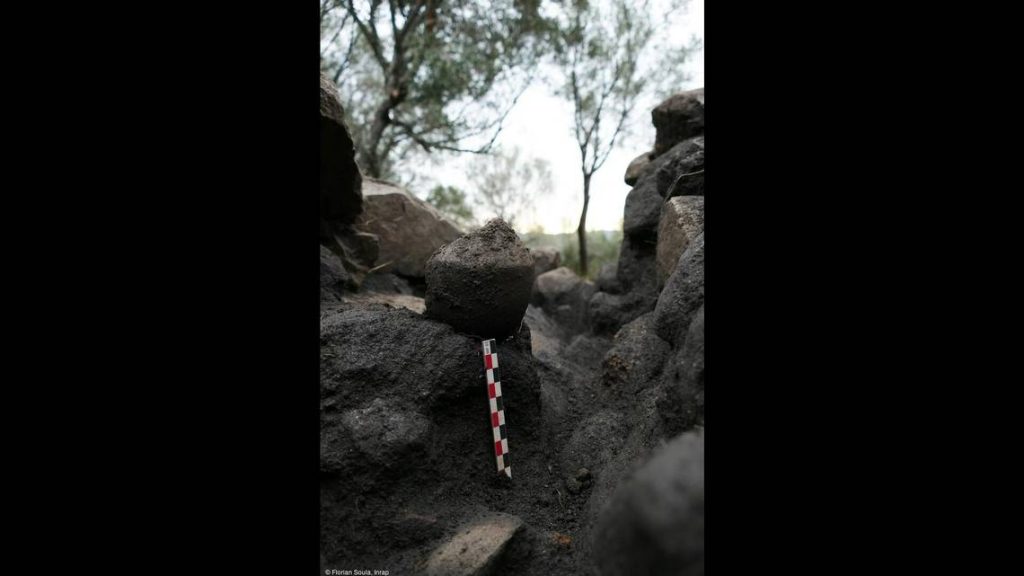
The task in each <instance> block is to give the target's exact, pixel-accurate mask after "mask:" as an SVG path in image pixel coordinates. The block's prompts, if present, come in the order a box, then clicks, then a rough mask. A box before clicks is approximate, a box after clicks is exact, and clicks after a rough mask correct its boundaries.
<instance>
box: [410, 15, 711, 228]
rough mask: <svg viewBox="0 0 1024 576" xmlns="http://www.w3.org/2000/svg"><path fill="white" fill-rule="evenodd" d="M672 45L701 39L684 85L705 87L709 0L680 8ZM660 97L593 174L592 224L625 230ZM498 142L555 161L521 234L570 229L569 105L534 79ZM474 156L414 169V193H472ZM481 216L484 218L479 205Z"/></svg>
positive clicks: (576, 187)
mask: <svg viewBox="0 0 1024 576" xmlns="http://www.w3.org/2000/svg"><path fill="white" fill-rule="evenodd" d="M671 37H672V42H673V44H687V43H688V42H689V40H690V38H691V37H696V38H698V39H700V41H701V47H700V49H699V50H696V51H694V52H693V53H692V54H691V55H690V57H689V58H688V59H687V61H686V62H685V64H684V66H683V67H684V69H685V70H686V72H687V73H688V74H689V75H690V80H689V81H688V82H686V83H685V84H684V85H683V86H682V89H683V90H690V89H693V88H700V87H703V86H704V46H703V42H704V0H690V2H689V4H687V5H686V6H684V7H683V8H682V15H681V17H680V21H679V23H678V25H677V27H676V30H674V31H673V32H672V34H671ZM656 104H657V100H655V101H653V102H649V103H642V104H641V105H638V106H637V108H636V110H634V119H635V122H636V126H637V129H636V131H635V134H634V136H633V137H632V138H630V139H629V140H626V141H624V142H620V143H617V144H616V149H615V150H613V151H612V153H611V155H610V156H609V157H608V160H607V161H606V162H605V164H604V166H602V167H601V169H600V170H598V171H597V172H596V173H595V174H594V176H593V179H592V180H591V194H590V196H591V197H590V207H589V210H588V212H587V229H588V230H621V228H622V210H623V206H624V204H625V200H626V194H627V193H628V192H629V190H630V187H629V186H627V185H626V183H625V182H624V181H623V175H624V174H625V172H626V167H627V166H628V165H629V163H630V162H631V161H632V160H633V159H634V158H636V157H637V156H639V155H640V154H642V153H644V152H646V151H648V150H650V149H651V148H652V147H653V146H654V126H652V125H651V122H650V117H651V116H650V115H651V108H653V107H654V106H655V105H656ZM496 144H497V145H499V146H501V147H519V148H520V149H521V150H522V155H523V157H524V159H530V158H535V157H536V158H543V159H545V160H547V161H548V162H549V163H550V167H551V176H552V189H551V190H550V191H549V192H548V193H547V194H545V195H544V196H543V197H542V198H541V199H540V200H539V202H538V206H536V210H535V211H534V213H533V214H524V215H522V216H521V217H520V220H519V221H518V222H517V223H516V228H517V230H518V231H519V232H520V233H523V232H528V231H529V230H531V229H532V228H534V227H535V226H537V225H540V226H543V228H544V231H545V232H547V233H549V234H557V233H564V232H572V231H574V230H575V229H576V226H577V224H578V221H579V212H580V210H582V208H583V179H582V175H581V173H580V158H579V147H578V145H577V144H576V139H575V136H574V135H573V132H572V106H571V105H570V104H569V103H568V102H566V101H565V100H563V99H562V98H560V97H558V96H556V95H554V94H552V93H551V90H550V88H548V87H546V86H544V85H543V84H542V83H536V84H534V85H532V86H531V87H530V88H528V89H527V90H526V91H525V92H524V93H523V96H522V97H521V98H520V100H519V102H518V103H517V104H516V107H515V108H514V109H513V110H512V112H511V113H510V114H509V116H508V118H507V119H506V122H505V128H504V130H503V131H502V132H501V134H500V135H499V136H498V139H497V140H496ZM472 156H473V155H462V156H455V157H451V158H445V159H444V161H443V162H441V163H439V165H436V166H430V167H423V168H421V169H420V170H415V171H414V172H415V173H416V174H417V185H416V186H415V192H416V193H417V194H420V195H421V197H422V196H425V195H426V191H428V190H429V189H430V188H431V187H432V186H433V185H434V184H443V185H451V186H455V187H458V188H460V189H462V190H466V191H467V192H468V191H471V190H472V188H473V187H472V185H471V184H470V182H469V179H468V178H467V176H466V175H467V174H468V173H469V170H470V168H471V164H472V161H473V157H472ZM475 211H476V215H477V217H478V218H479V217H481V216H484V214H483V210H481V209H477V210H475Z"/></svg>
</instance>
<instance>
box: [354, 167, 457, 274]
mask: <svg viewBox="0 0 1024 576" xmlns="http://www.w3.org/2000/svg"><path fill="white" fill-rule="evenodd" d="M356 227H358V228H359V229H360V230H364V231H366V232H370V233H372V234H375V235H376V236H377V237H378V238H379V239H380V251H379V254H378V255H377V258H376V265H377V266H378V267H383V270H386V271H388V272H392V273H395V274H399V275H402V276H409V277H415V278H422V277H423V276H424V275H425V274H426V264H427V260H428V259H429V258H430V256H431V254H433V253H434V252H435V251H436V250H437V249H438V248H440V247H441V246H443V245H444V244H446V243H448V242H451V241H453V240H455V239H456V238H458V237H459V236H460V235H461V232H460V231H459V229H458V228H456V227H455V225H454V224H452V223H451V222H450V221H448V220H447V219H445V218H444V217H443V216H442V215H441V214H440V213H439V212H438V211H437V210H435V209H434V208H433V207H432V206H430V205H429V204H427V203H426V202H423V201H422V200H420V199H419V198H416V197H415V196H413V195H412V194H410V193H409V192H408V191H407V190H405V189H404V188H400V187H398V186H396V185H394V184H391V183H388V182H384V181H382V180H374V179H372V178H366V179H365V180H364V181H363V214H362V216H360V218H359V220H358V222H357V223H356Z"/></svg>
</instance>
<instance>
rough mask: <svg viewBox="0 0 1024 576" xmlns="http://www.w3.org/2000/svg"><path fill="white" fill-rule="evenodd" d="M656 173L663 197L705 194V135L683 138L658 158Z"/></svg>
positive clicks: (659, 190)
mask: <svg viewBox="0 0 1024 576" xmlns="http://www.w3.org/2000/svg"><path fill="white" fill-rule="evenodd" d="M658 160H659V162H658V168H657V170H656V171H655V173H654V179H655V181H656V182H657V187H658V194H660V195H661V197H662V198H671V197H673V196H703V195H704V137H703V136H697V137H695V138H690V139H688V140H683V141H682V142H680V143H679V144H676V145H675V146H673V147H672V149H670V150H669V151H668V152H667V153H665V155H664V156H663V157H661V158H659V159H658Z"/></svg>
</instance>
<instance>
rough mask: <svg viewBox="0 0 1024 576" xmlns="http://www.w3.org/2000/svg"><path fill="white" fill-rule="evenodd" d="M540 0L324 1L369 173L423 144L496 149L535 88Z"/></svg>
mask: <svg viewBox="0 0 1024 576" xmlns="http://www.w3.org/2000/svg"><path fill="white" fill-rule="evenodd" d="M539 5H540V0H515V1H514V2H502V1H493V2H486V1H480V0H387V2H386V3H385V2H384V0H322V4H321V40H322V44H321V48H322V52H321V67H322V68H324V69H326V70H327V71H328V72H331V73H333V77H334V79H335V82H336V83H337V84H339V88H340V90H339V91H340V93H341V94H342V97H343V99H344V100H345V102H344V105H345V110H346V113H347V114H348V115H349V116H350V117H351V119H352V122H351V124H352V126H351V127H352V129H353V131H354V132H355V134H356V146H357V149H358V150H357V151H358V155H359V159H360V165H361V168H362V169H363V171H364V172H365V173H367V174H369V175H370V176H374V177H387V176H393V172H392V171H393V162H394V159H395V158H401V157H404V156H405V155H407V154H408V153H410V152H411V151H413V150H416V149H418V150H422V151H423V152H426V153H430V152H433V151H438V150H447V151H455V152H477V153H483V152H487V151H488V150H489V149H490V147H491V145H492V144H493V142H494V139H495V138H496V137H497V135H498V133H499V132H500V131H501V128H502V121H503V120H504V118H505V117H506V116H507V114H508V112H509V111H510V110H511V107H512V106H513V105H514V104H515V102H516V100H517V99H518V97H519V95H520V94H522V92H523V91H524V90H525V89H526V87H527V86H528V85H529V80H530V78H531V74H532V71H533V69H534V68H535V67H534V66H533V63H534V62H535V61H536V59H537V58H538V57H539V54H540V48H541V45H542V43H541V42H540V41H539V34H540V33H542V32H543V31H544V30H546V29H547V27H546V26H547V25H546V23H545V22H546V21H545V20H544V19H543V18H542V17H541V16H540V15H539V13H538V8H539Z"/></svg>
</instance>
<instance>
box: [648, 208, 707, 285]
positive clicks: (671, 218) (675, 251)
mask: <svg viewBox="0 0 1024 576" xmlns="http://www.w3.org/2000/svg"><path fill="white" fill-rule="evenodd" d="M703 232H704V197H703V196H676V197H675V198H670V199H669V200H668V201H667V202H665V207H664V208H663V209H662V211H661V223H660V224H659V225H658V248H657V262H658V285H659V286H662V285H664V284H665V280H667V279H668V277H669V276H670V275H671V274H672V272H673V271H675V268H676V264H678V263H679V257H680V256H682V254H683V252H685V251H686V249H687V248H689V246H690V243H691V242H693V240H694V239H695V238H696V237H697V236H700V235H701V234H702V233H703Z"/></svg>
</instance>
